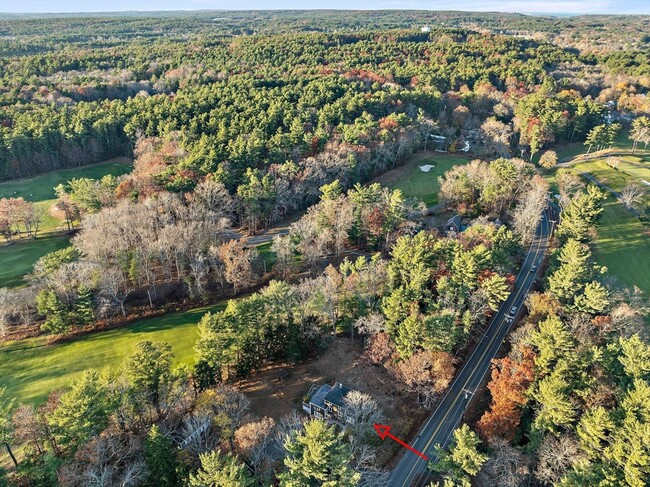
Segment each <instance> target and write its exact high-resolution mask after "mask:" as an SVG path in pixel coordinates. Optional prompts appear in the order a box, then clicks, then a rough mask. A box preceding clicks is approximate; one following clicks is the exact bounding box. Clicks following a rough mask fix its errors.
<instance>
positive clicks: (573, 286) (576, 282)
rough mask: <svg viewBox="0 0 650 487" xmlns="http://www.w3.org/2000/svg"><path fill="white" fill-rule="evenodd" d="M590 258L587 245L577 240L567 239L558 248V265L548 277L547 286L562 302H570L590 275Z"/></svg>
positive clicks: (591, 273)
mask: <svg viewBox="0 0 650 487" xmlns="http://www.w3.org/2000/svg"><path fill="white" fill-rule="evenodd" d="M590 258H591V252H590V250H589V247H588V246H587V245H585V244H581V243H580V242H578V241H577V240H573V239H571V240H569V241H568V242H567V243H566V244H565V245H564V246H563V247H562V249H561V250H560V255H559V256H558V261H559V263H560V266H559V267H558V268H557V269H556V270H555V272H553V274H551V276H550V277H549V278H548V285H549V286H548V287H549V290H550V291H551V293H552V294H553V295H554V296H555V297H557V298H558V299H559V300H560V301H561V302H562V303H567V304H572V303H573V301H574V300H575V298H576V296H578V295H579V294H580V291H581V290H582V289H583V286H584V285H585V283H586V282H588V281H589V279H590V278H591V277H592V275H593V271H592V266H591V265H590V264H589V259H590Z"/></svg>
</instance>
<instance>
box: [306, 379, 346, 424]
mask: <svg viewBox="0 0 650 487" xmlns="http://www.w3.org/2000/svg"><path fill="white" fill-rule="evenodd" d="M352 391H354V389H350V388H349V387H348V386H345V385H343V384H341V383H340V382H337V383H335V384H334V385H333V386H330V385H328V384H324V385H322V386H319V385H316V384H313V385H312V386H311V388H310V389H309V392H308V393H307V395H306V396H305V397H304V398H303V401H302V410H303V411H305V412H306V413H307V414H309V415H310V416H313V417H314V418H320V419H334V420H337V421H348V422H349V418H348V417H346V415H345V410H346V408H347V406H346V404H345V398H346V396H347V395H348V394H349V393H350V392H352Z"/></svg>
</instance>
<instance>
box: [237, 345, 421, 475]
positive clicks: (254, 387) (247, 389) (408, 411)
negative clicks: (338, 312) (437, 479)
mask: <svg viewBox="0 0 650 487" xmlns="http://www.w3.org/2000/svg"><path fill="white" fill-rule="evenodd" d="M362 351H363V350H362V347H361V344H360V341H359V340H354V342H351V341H350V339H349V338H344V337H337V338H334V339H333V340H332V342H331V343H330V344H329V346H328V348H327V350H325V351H324V352H322V353H321V355H320V356H319V357H318V358H316V359H314V360H312V361H310V362H307V363H304V364H299V365H289V364H281V365H273V366H269V367H267V368H265V369H263V370H262V371H260V372H259V373H257V374H255V375H254V376H252V377H250V378H248V379H246V380H243V381H239V382H238V383H237V384H236V385H237V386H238V387H239V388H240V391H241V392H243V393H244V394H246V396H247V397H248V399H249V400H250V401H251V410H252V413H253V414H255V415H256V416H259V417H262V416H270V417H272V418H273V419H275V420H276V421H277V420H278V419H280V418H282V417H283V416H285V415H286V414H289V413H290V412H291V411H301V410H302V409H301V402H302V397H303V396H304V395H305V394H306V393H307V392H308V390H309V386H310V385H311V384H313V383H318V384H324V383H329V384H332V383H334V382H337V381H338V382H342V383H344V384H345V385H347V386H349V387H352V388H354V389H357V390H359V391H361V392H365V393H367V394H370V395H371V396H372V397H373V398H374V399H375V400H376V401H377V402H378V403H379V405H380V406H381V408H382V410H383V412H384V416H385V418H386V419H385V421H386V424H389V425H391V426H392V427H393V432H394V434H395V435H397V436H399V437H401V438H405V439H406V440H407V441H408V439H410V437H411V436H414V435H415V432H416V431H417V428H418V426H419V425H420V423H421V421H422V420H423V418H424V417H425V416H426V415H427V411H425V410H423V409H420V408H419V407H418V405H417V400H416V397H415V396H414V395H413V394H409V393H406V392H405V391H404V385H403V384H401V383H400V382H399V381H397V380H396V379H394V378H393V377H392V376H391V375H390V374H389V373H388V371H387V370H386V369H385V368H383V367H381V366H375V365H372V364H371V363H370V362H369V361H368V360H367V359H366V358H365V357H364V356H363V354H362ZM399 452H400V450H399V446H398V445H397V444H395V443H393V442H384V443H383V444H382V451H381V452H380V458H381V460H380V463H382V464H387V463H389V462H390V460H391V459H392V458H393V457H395V455H396V454H397V453H399Z"/></svg>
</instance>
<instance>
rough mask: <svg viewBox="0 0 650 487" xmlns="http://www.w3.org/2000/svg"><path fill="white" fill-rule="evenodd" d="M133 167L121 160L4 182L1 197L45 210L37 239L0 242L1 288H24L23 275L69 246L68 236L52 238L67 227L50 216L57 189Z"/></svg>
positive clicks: (119, 158)
mask: <svg viewBox="0 0 650 487" xmlns="http://www.w3.org/2000/svg"><path fill="white" fill-rule="evenodd" d="M132 167H133V166H132V163H131V161H130V160H129V159H127V158H125V157H118V158H115V159H111V160H110V161H105V162H100V163H99V164H93V165H91V166H82V167H76V168H71V169H60V170H58V171H53V172H50V173H47V174H41V175H39V176H36V177H33V178H24V179H16V180H12V181H4V182H2V183H0V198H10V197H14V198H18V197H23V198H25V200H27V201H32V202H34V203H35V205H36V206H37V207H38V208H39V209H42V210H43V219H42V221H41V226H40V229H39V232H40V234H39V237H38V238H37V239H36V240H31V239H27V238H23V239H20V240H18V241H16V242H15V243H14V244H12V245H3V242H4V238H2V239H0V263H1V265H0V287H5V286H7V287H16V286H19V285H21V284H22V283H23V279H22V278H23V276H24V275H25V274H26V273H27V272H29V271H31V270H32V266H33V265H34V262H36V260H38V258H39V257H42V256H43V255H45V254H47V253H48V252H52V251H54V250H59V249H61V248H63V247H66V246H67V245H68V241H69V239H68V237H66V236H63V235H56V236H55V235H51V234H52V232H54V231H55V230H60V229H61V228H62V226H63V225H64V224H63V221H62V220H60V219H59V218H57V217H55V216H53V215H52V214H50V208H51V207H52V205H53V204H54V203H55V202H56V194H55V193H54V187H55V186H57V185H58V184H60V183H65V182H67V181H69V180H70V179H72V178H80V177H86V178H92V179H99V178H101V177H103V176H106V175H107V174H113V175H115V176H119V175H122V174H126V173H128V172H130V171H131V169H132ZM48 234H49V235H48Z"/></svg>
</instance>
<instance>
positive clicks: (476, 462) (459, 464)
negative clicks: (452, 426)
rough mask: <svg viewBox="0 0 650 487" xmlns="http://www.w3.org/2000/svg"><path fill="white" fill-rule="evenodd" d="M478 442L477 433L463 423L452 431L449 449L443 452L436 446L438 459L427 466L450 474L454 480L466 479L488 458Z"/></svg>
mask: <svg viewBox="0 0 650 487" xmlns="http://www.w3.org/2000/svg"><path fill="white" fill-rule="evenodd" d="M480 444H481V440H480V439H479V437H478V435H477V434H476V433H475V432H474V431H472V430H471V429H469V426H467V425H466V424H463V425H462V426H461V427H460V428H458V429H456V430H455V431H454V436H453V439H452V442H451V446H450V447H449V451H447V452H445V451H443V450H442V449H441V448H439V447H436V448H437V455H436V456H437V458H438V461H437V462H436V463H432V464H430V466H429V467H430V468H431V469H432V470H434V471H436V472H439V473H444V474H448V475H450V477H451V478H452V479H454V480H461V481H466V479H467V476H468V475H471V476H473V475H476V474H477V473H478V472H479V470H481V467H482V466H483V464H484V463H485V462H486V461H487V459H488V456H487V455H486V454H484V453H481V452H480V451H479V449H478V447H479V446H480Z"/></svg>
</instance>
